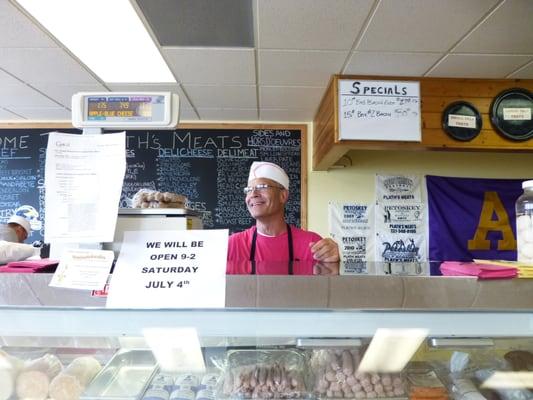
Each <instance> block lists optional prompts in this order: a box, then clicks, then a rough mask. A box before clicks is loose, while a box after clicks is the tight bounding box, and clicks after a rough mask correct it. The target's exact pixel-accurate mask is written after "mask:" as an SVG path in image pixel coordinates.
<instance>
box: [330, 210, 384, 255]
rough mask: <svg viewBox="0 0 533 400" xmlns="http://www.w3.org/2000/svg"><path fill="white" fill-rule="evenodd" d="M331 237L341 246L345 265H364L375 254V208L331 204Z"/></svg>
mask: <svg viewBox="0 0 533 400" xmlns="http://www.w3.org/2000/svg"><path fill="white" fill-rule="evenodd" d="M328 208H329V228H330V229H329V230H330V236H331V237H332V238H333V239H335V240H336V241H337V243H338V245H339V250H340V252H341V259H342V261H343V262H344V263H348V264H353V263H357V264H359V263H362V262H365V261H368V260H370V259H372V255H373V252H374V230H373V214H374V206H372V205H368V204H353V203H345V204H336V203H330V204H329V207H328Z"/></svg>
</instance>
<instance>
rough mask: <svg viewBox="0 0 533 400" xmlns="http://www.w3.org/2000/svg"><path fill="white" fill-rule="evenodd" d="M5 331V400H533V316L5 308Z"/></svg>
mask: <svg viewBox="0 0 533 400" xmlns="http://www.w3.org/2000/svg"><path fill="white" fill-rule="evenodd" d="M255 279H260V278H255ZM269 279H273V278H272V277H270V278H269ZM240 282H242V281H240ZM280 290H282V289H280ZM230 291H231V289H230ZM302 295H305V293H304V294H302ZM0 321H1V323H0V345H1V351H0V399H5V400H8V399H9V400H15V399H48V398H51V399H56V400H75V399H85V400H87V399H110V400H111V399H114V400H118V399H146V400H159V399H166V400H168V399H176V400H177V399H217V398H221V399H230V398H239V399H247V398H257V399H262V398H307V399H329V398H359V399H367V398H371V399H373V398H376V399H397V400H399V399H407V398H412V399H418V400H422V399H447V398H450V399H452V398H453V399H461V400H462V399H464V400H468V399H474V400H475V399H478V400H483V399H502V400H515V399H519V400H526V399H528V400H529V399H532V398H533V395H532V392H531V391H530V389H532V388H533V379H532V372H531V371H533V311H531V310H527V309H523V310H503V309H500V310H489V309H485V310H481V309H471V310H451V309H448V310H437V309H418V310H413V309H399V308H398V309H385V308H384V309H362V308H353V307H352V308H340V307H335V308H328V307H314V308H305V309H304V308H300V307H298V308H295V307H285V308H284V307H277V308H264V307H247V308H237V307H231V308H225V309H137V310H128V309H120V310H118V309H105V308H104V307H102V306H94V305H93V306H89V307H88V306H80V305H76V306H72V305H70V306H66V305H65V306H61V305H55V306H49V305H38V304H33V305H14V304H4V305H1V306H0ZM191 337H192V339H193V340H191Z"/></svg>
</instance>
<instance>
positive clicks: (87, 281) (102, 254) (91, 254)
mask: <svg viewBox="0 0 533 400" xmlns="http://www.w3.org/2000/svg"><path fill="white" fill-rule="evenodd" d="M113 258H114V254H113V252H112V251H111V250H66V251H65V252H64V253H63V254H62V255H61V258H60V260H61V262H60V263H59V265H58V266H57V269H56V272H55V273H54V276H53V277H52V281H51V282H50V286H54V287H61V288H68V289H84V290H102V289H103V288H104V286H105V284H106V282H107V278H108V276H109V271H111V265H112V264H113Z"/></svg>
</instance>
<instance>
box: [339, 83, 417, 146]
mask: <svg viewBox="0 0 533 400" xmlns="http://www.w3.org/2000/svg"><path fill="white" fill-rule="evenodd" d="M338 82H339V88H338V89H339V91H338V92H339V99H338V101H339V107H338V109H339V136H340V139H346V140H394V141H409V142H420V141H421V138H422V133H421V132H422V131H421V121H420V83H419V82H414V81H406V82H399V81H371V80H353V79H339V81H338Z"/></svg>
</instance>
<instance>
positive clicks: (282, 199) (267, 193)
mask: <svg viewBox="0 0 533 400" xmlns="http://www.w3.org/2000/svg"><path fill="white" fill-rule="evenodd" d="M260 184H266V185H268V186H269V187H267V188H264V189H261V190H252V191H251V192H250V193H248V194H247V195H246V206H247V207H248V211H249V212H250V214H251V216H252V217H253V218H255V219H261V218H268V217H272V216H275V215H281V216H283V215H284V210H285V203H286V202H287V199H288V192H287V190H285V189H284V188H283V186H281V185H280V184H279V183H277V182H275V181H273V180H271V179H267V178H257V179H254V180H252V181H250V182H249V183H248V186H250V187H255V186H256V185H260Z"/></svg>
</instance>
